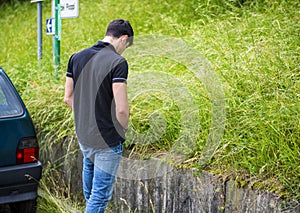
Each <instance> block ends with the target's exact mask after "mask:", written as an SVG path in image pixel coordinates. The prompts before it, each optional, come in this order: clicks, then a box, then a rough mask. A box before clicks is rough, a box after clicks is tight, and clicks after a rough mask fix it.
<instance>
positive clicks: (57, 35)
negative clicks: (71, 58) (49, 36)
mask: <svg viewBox="0 0 300 213" xmlns="http://www.w3.org/2000/svg"><path fill="white" fill-rule="evenodd" d="M60 10H61V8H60V0H54V23H55V24H54V36H53V62H54V75H55V78H56V79H58V70H59V68H60V40H61V17H60Z"/></svg>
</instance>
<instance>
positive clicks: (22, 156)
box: [16, 137, 39, 164]
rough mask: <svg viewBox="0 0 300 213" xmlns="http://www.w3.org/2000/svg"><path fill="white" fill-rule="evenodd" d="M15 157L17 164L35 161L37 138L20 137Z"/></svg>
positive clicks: (37, 149) (37, 148) (36, 157)
mask: <svg viewBox="0 0 300 213" xmlns="http://www.w3.org/2000/svg"><path fill="white" fill-rule="evenodd" d="M16 157H17V164H22V163H31V162H36V161H37V160H38V159H39V145H38V141H37V138H36V137H30V138H22V139H21V140H20V141H19V144H18V148H17V153H16Z"/></svg>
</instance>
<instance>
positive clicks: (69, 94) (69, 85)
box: [64, 77, 74, 110]
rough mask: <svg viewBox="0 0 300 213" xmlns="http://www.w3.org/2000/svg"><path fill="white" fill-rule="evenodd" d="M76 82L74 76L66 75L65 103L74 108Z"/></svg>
mask: <svg viewBox="0 0 300 213" xmlns="http://www.w3.org/2000/svg"><path fill="white" fill-rule="evenodd" d="M73 88H74V82H73V78H70V77H66V84H65V97H64V101H65V103H66V104H67V105H68V106H69V107H70V108H71V109H72V110H73V90H74V89H73Z"/></svg>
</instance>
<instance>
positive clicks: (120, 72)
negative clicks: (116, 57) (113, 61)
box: [112, 60, 128, 83]
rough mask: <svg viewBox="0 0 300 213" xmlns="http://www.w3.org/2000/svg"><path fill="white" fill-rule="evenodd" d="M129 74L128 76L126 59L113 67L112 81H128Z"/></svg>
mask: <svg viewBox="0 0 300 213" xmlns="http://www.w3.org/2000/svg"><path fill="white" fill-rule="evenodd" d="M127 76H128V63H127V61H126V60H123V61H122V62H121V63H119V64H118V65H117V66H116V67H115V68H114V69H113V72H112V83H117V82H125V83H126V81H127Z"/></svg>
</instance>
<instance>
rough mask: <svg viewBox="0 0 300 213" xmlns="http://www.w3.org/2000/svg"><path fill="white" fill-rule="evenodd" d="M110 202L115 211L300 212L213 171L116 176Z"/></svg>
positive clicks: (177, 171) (191, 212)
mask: <svg viewBox="0 0 300 213" xmlns="http://www.w3.org/2000/svg"><path fill="white" fill-rule="evenodd" d="M113 202H114V203H115V206H117V210H116V212H145V213H150V212H153V213H154V212H155V213H161V212H166V213H200V212H201V213H202V212H203V213H246V212H249V213H256V212H257V213H269V212H272V213H273V212H290V213H292V212H293V213H296V212H297V213H299V212H300V208H299V206H295V207H293V206H289V207H286V208H284V207H283V202H282V201H281V200H280V199H279V198H278V197H277V196H276V195H274V194H272V193H269V192H266V191H254V190H251V189H240V188H237V187H236V186H235V183H234V182H233V181H226V182H222V181H221V180H220V179H218V178H217V177H216V176H214V175H213V174H210V173H207V172H202V173H200V174H198V175H195V174H194V170H192V169H189V170H175V169H174V170H171V171H169V172H168V173H166V174H164V175H163V176H161V177H158V178H153V179H148V180H128V179H127V180H126V179H122V178H117V179H116V184H115V187H114V196H113Z"/></svg>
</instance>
